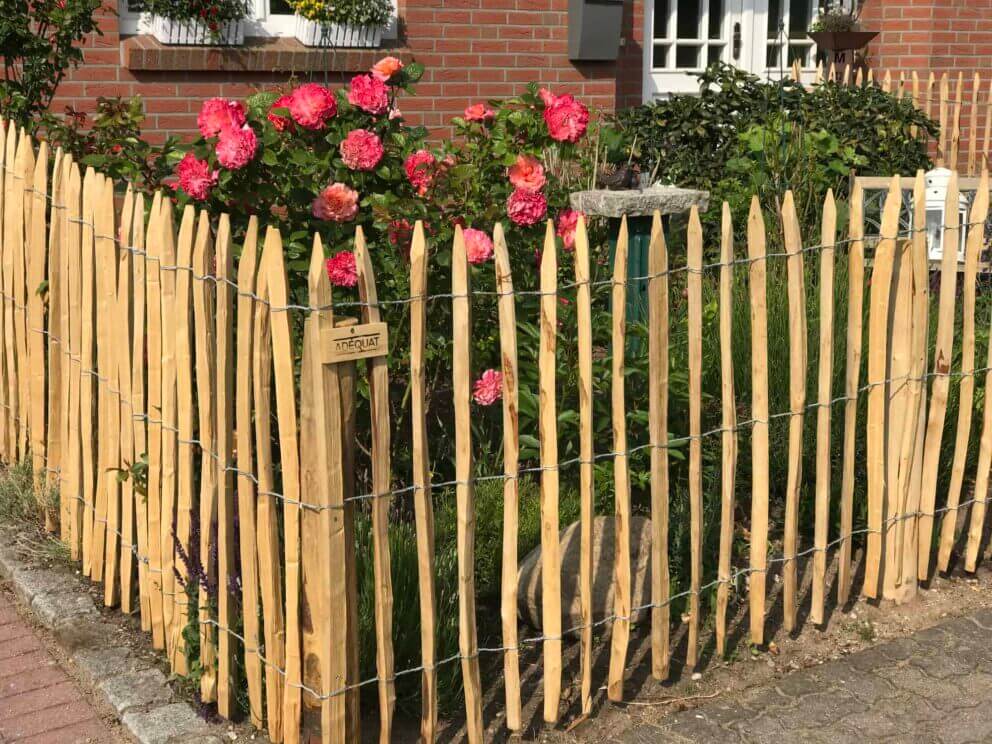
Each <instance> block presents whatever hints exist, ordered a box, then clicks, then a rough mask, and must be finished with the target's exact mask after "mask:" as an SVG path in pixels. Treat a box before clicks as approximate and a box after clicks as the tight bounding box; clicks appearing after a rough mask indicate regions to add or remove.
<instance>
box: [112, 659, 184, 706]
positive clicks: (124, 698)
mask: <svg viewBox="0 0 992 744" xmlns="http://www.w3.org/2000/svg"><path fill="white" fill-rule="evenodd" d="M100 689H101V690H102V691H103V694H104V695H106V696H107V700H108V701H110V704H111V705H112V706H114V709H115V710H116V711H117V712H118V713H123V712H124V711H126V710H130V709H131V708H137V707H140V706H143V705H150V704H152V703H165V702H168V701H169V700H170V699H171V697H172V692H171V690H170V689H169V686H168V684H167V682H166V679H165V675H164V674H162V672H160V671H159V670H158V669H145V670H144V671H141V672H133V673H131V674H122V675H119V676H113V677H108V678H107V679H105V680H103V682H102V683H101V684H100Z"/></svg>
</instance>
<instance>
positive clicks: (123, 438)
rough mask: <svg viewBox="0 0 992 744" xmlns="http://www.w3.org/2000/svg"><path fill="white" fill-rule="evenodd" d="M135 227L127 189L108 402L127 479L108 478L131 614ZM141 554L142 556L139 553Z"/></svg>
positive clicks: (124, 606)
mask: <svg viewBox="0 0 992 744" xmlns="http://www.w3.org/2000/svg"><path fill="white" fill-rule="evenodd" d="M133 226H134V193H133V192H132V190H131V187H130V186H128V189H127V192H126V193H125V196H124V208H123V209H122V210H121V226H120V231H119V234H118V237H119V240H118V244H117V246H116V248H117V250H116V255H115V258H116V259H117V298H116V318H117V323H118V324H122V325H123V329H124V333H123V334H122V336H123V338H122V339H121V341H120V342H118V343H115V344H114V348H113V350H112V351H114V352H116V361H117V385H116V387H117V389H118V390H119V391H120V393H119V395H117V396H115V398H114V399H112V401H111V402H113V403H116V404H117V419H118V421H119V423H120V448H119V451H118V454H117V463H118V465H117V467H118V468H119V469H120V470H119V472H120V474H121V475H122V476H123V475H127V478H126V479H121V478H117V477H116V473H111V478H114V480H119V481H120V485H119V486H118V489H119V491H120V505H121V506H120V509H121V511H120V513H121V534H120V543H119V548H120V601H121V612H124V613H127V614H131V613H132V612H134V598H135V597H134V595H135V592H134V574H135V560H134V559H135V553H134V551H135V550H136V549H137V535H136V533H135V501H136V494H135V491H134V479H133V477H131V475H130V473H128V470H129V468H130V467H131V465H132V464H133V463H134V424H135V421H134V416H133V415H132V405H133V400H132V394H131V338H132V329H131V320H132V317H131V301H132V295H133V290H132V284H131V281H132V278H133V272H132V269H131V262H132V260H133V259H132V256H131V251H130V250H128V248H129V246H130V245H131V243H132V234H131V231H132V228H133ZM115 336H116V334H115ZM107 547H108V550H107V560H108V561H109V560H111V557H112V554H111V551H110V549H109V548H110V542H109V541H108V543H107ZM141 555H144V553H142V554H141Z"/></svg>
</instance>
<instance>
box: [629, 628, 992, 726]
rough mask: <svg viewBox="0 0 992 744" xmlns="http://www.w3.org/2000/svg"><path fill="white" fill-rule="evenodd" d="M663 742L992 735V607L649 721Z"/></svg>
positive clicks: (643, 724)
mask: <svg viewBox="0 0 992 744" xmlns="http://www.w3.org/2000/svg"><path fill="white" fill-rule="evenodd" d="M618 738H619V740H620V741H622V742H624V743H625V744H648V743H649V742H650V743H651V744H655V743H656V742H713V743H714V744H715V743H716V742H719V743H720V744H729V743H730V742H774V744H786V743H788V742H802V744H813V743H814V742H824V743H825V744H826V743H829V744H844V742H856V743H857V744H869V743H870V742H907V743H908V742H912V744H925V743H927V742H937V743H938V744H957V743H958V742H960V743H962V744H963V743H964V742H992V610H989V609H986V610H981V611H979V612H976V613H974V614H972V615H970V616H965V617H959V618H955V619H953V620H948V621H946V622H942V623H941V624H939V625H937V626H935V627H932V628H928V629H927V630H922V631H919V632H917V633H915V634H913V635H912V636H909V637H907V638H903V639H897V640H893V641H889V642H886V643H883V644H881V645H878V646H875V647H874V648H871V649H867V650H865V651H860V652H858V653H855V654H851V655H850V656H847V657H845V658H843V659H841V660H838V661H832V662H828V663H825V664H822V665H820V666H816V667H812V668H809V669H805V670H802V671H799V672H795V673H793V674H790V675H789V676H787V677H784V678H782V679H780V680H778V681H776V683H775V684H774V685H768V686H761V687H757V688H754V689H751V690H748V691H746V692H743V693H741V694H740V695H738V696H737V697H736V698H735V699H733V700H732V701H730V700H728V701H727V702H726V703H722V702H721V703H718V702H714V703H712V704H709V705H704V706H701V707H699V708H696V709H693V710H687V711H684V712H682V713H678V714H676V715H673V716H670V717H668V718H665V719H663V720H662V721H659V722H658V723H657V724H656V725H652V724H646V723H641V724H638V725H637V726H635V727H634V728H632V729H630V730H628V731H626V732H624V734H623V735H622V736H620V737H618Z"/></svg>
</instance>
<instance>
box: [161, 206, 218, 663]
mask: <svg viewBox="0 0 992 744" xmlns="http://www.w3.org/2000/svg"><path fill="white" fill-rule="evenodd" d="M201 214H202V212H201ZM196 219H197V214H196V210H195V209H194V208H193V207H192V206H191V205H187V206H186V208H185V209H184V210H183V218H182V221H181V222H180V223H179V237H178V244H177V246H178V247H177V253H176V261H175V264H176V268H175V270H174V271H170V272H168V273H170V274H171V275H172V278H173V281H174V287H175V293H174V295H173V298H174V299H173V305H172V308H173V318H175V326H174V327H175V333H174V334H173V336H172V339H173V344H174V347H173V348H174V349H175V365H174V369H175V378H176V388H175V389H176V393H175V398H174V404H175V405H174V411H173V413H174V415H175V420H176V425H177V429H178V431H177V432H176V437H175V439H174V440H173V441H174V443H175V445H176V447H177V448H176V481H175V483H176V496H175V523H174V524H175V527H174V529H173V535H174V537H173V540H174V542H173V545H174V548H175V550H174V553H175V557H174V564H173V567H174V573H175V580H174V582H173V592H174V597H173V600H174V604H173V606H174V608H175V609H174V610H173V616H172V628H171V636H172V668H173V671H174V672H175V673H176V674H184V673H185V670H186V669H187V661H186V637H185V630H186V626H187V625H188V624H189V618H190V612H193V613H194V614H195V605H196V596H197V584H198V582H197V580H196V572H197V571H198V567H196V566H194V565H193V562H194V560H196V558H195V557H194V556H195V555H196V552H197V551H196V550H195V548H194V547H193V546H194V542H193V540H194V537H193V521H194V516H193V514H194V512H193V510H194V508H195V503H194V499H193V489H194V474H193V436H194V435H193V431H194V429H193V427H194V426H195V420H194V418H193V415H194V412H195V410H194V407H193V345H192V344H193V342H192V338H191V337H192V335H193V318H192V296H191V290H192V283H193V280H192V274H193V241H194V233H195V231H196ZM164 260H165V257H164V256H163V261H164ZM166 266H168V264H163V270H166V269H165V267H166ZM163 283H164V282H163ZM163 313H164V310H163ZM163 318H164V314H163ZM163 407H164V406H163ZM166 415H167V414H166ZM167 435H168V432H166V436H167ZM197 521H199V520H197ZM204 527H205V525H200V529H201V530H202V529H204ZM206 529H208V530H209V527H207V528H206ZM191 603H192V604H193V605H194V607H193V608H191V607H190V604H191ZM207 674H208V676H209V671H208V672H207Z"/></svg>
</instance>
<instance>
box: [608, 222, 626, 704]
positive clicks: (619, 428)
mask: <svg viewBox="0 0 992 744" xmlns="http://www.w3.org/2000/svg"><path fill="white" fill-rule="evenodd" d="M628 241H629V237H628V233H627V218H626V217H624V218H623V219H622V220H621V221H620V233H619V235H618V236H617V245H616V252H615V254H614V258H613V291H612V295H611V308H610V310H611V315H612V319H613V323H612V326H613V327H612V342H611V343H612V351H611V353H612V362H611V369H612V375H611V416H612V422H613V452H614V455H613V487H614V497H613V500H614V504H615V506H614V509H615V512H614V513H615V531H616V536H615V543H614V545H615V546H616V547H615V553H614V559H613V638H612V643H611V647H610V669H609V678H608V681H607V696H608V697H609V699H610V700H612V701H614V702H619V701H621V700H623V684H624V670H625V668H626V665H627V645H628V643H629V640H630V591H631V589H630V583H631V576H630V471H629V465H628V463H627V411H626V403H625V398H626V395H625V390H624V382H625V377H624V366H625V365H624V356H625V354H626V349H627V312H626V311H627V246H628Z"/></svg>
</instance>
